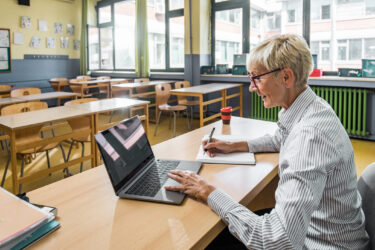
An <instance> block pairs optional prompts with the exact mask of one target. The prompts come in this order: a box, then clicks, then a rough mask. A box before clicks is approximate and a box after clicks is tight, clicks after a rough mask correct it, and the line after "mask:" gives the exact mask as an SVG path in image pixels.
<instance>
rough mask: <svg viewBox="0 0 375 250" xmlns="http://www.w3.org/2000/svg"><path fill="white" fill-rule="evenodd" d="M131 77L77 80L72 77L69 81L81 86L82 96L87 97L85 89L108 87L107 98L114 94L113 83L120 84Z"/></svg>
mask: <svg viewBox="0 0 375 250" xmlns="http://www.w3.org/2000/svg"><path fill="white" fill-rule="evenodd" d="M127 81H129V79H123V78H114V79H103V80H88V81H86V80H77V79H72V80H70V81H69V85H75V86H79V87H80V88H81V98H84V97H85V94H84V91H85V89H91V88H100V87H105V88H106V89H107V98H110V97H111V96H112V94H111V85H112V84H118V83H121V82H127Z"/></svg>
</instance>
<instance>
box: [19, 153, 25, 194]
mask: <svg viewBox="0 0 375 250" xmlns="http://www.w3.org/2000/svg"><path fill="white" fill-rule="evenodd" d="M24 168H25V155H22V161H21V174H20V177H23V170H24ZM18 190H19V191H18V192H19V193H22V184H20V185H19V189H18Z"/></svg>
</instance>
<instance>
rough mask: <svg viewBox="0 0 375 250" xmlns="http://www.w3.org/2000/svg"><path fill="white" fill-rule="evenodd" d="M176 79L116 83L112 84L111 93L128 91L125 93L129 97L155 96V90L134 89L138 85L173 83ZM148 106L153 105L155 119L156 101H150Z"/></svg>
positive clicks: (150, 85)
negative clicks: (138, 91) (137, 90)
mask: <svg viewBox="0 0 375 250" xmlns="http://www.w3.org/2000/svg"><path fill="white" fill-rule="evenodd" d="M175 82H176V81H164V80H160V81H149V82H132V83H121V84H116V85H113V86H112V93H116V92H117V93H123V92H128V93H126V94H127V95H128V96H129V98H144V97H155V90H151V91H147V92H142V93H137V92H136V89H137V88H139V87H153V86H156V85H158V84H165V83H169V84H173V83H175ZM149 107H155V121H156V117H157V115H158V112H159V111H158V107H156V103H152V104H150V105H149Z"/></svg>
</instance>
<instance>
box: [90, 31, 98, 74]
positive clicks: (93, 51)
mask: <svg viewBox="0 0 375 250" xmlns="http://www.w3.org/2000/svg"><path fill="white" fill-rule="evenodd" d="M87 33H88V58H89V60H88V61H89V65H88V67H89V70H95V69H99V68H100V66H99V29H98V28H97V27H90V26H89V27H88V32H87Z"/></svg>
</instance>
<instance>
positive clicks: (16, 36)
mask: <svg viewBox="0 0 375 250" xmlns="http://www.w3.org/2000/svg"><path fill="white" fill-rule="evenodd" d="M13 43H14V44H18V45H22V44H24V37H23V33H21V32H13Z"/></svg>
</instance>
